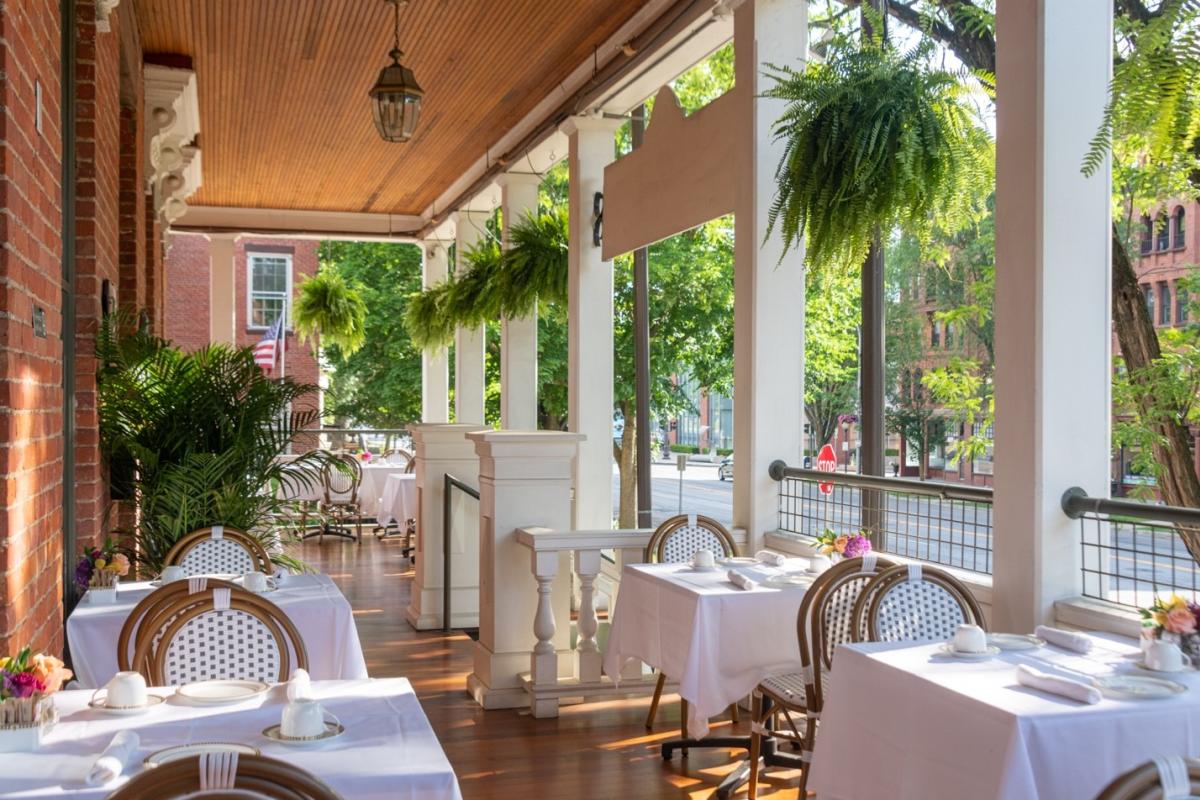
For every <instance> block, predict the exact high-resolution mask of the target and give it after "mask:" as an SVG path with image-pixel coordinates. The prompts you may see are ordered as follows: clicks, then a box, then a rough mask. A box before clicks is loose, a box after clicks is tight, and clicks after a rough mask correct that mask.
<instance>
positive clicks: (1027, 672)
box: [1017, 664, 1100, 705]
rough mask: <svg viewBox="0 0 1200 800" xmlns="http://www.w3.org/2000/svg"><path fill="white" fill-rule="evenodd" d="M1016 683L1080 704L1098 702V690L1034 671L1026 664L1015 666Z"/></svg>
mask: <svg viewBox="0 0 1200 800" xmlns="http://www.w3.org/2000/svg"><path fill="white" fill-rule="evenodd" d="M1017 683H1019V684H1021V685H1022V686H1028V687H1029V688H1031V689H1038V690H1040V691H1043V692H1049V693H1050V694H1056V695H1059V696H1061V697H1066V698H1069V699H1071V700H1078V701H1079V702H1080V703H1087V704H1088V705H1091V704H1093V703H1099V702H1100V690H1099V689H1097V688H1096V687H1095V686H1088V685H1087V684H1086V683H1080V682H1079V681H1073V680H1071V679H1070V678H1063V677H1061V676H1058V675H1050V674H1048V673H1045V672H1042V671H1041V670H1036V669H1034V668H1033V667H1031V666H1029V665H1027V664H1020V665H1018V666H1017Z"/></svg>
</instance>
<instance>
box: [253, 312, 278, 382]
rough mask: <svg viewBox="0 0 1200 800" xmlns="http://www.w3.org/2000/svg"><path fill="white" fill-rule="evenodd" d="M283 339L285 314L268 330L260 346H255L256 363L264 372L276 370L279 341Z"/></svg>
mask: <svg viewBox="0 0 1200 800" xmlns="http://www.w3.org/2000/svg"><path fill="white" fill-rule="evenodd" d="M282 338H283V314H280V315H279V317H278V318H277V319H276V320H275V324H274V325H272V326H271V327H270V328H268V329H267V332H266V334H265V335H264V336H263V338H262V340H261V341H259V343H258V344H256V345H254V363H255V364H258V366H259V367H261V368H262V371H263V372H270V371H271V370H273V369H274V368H275V358H276V356H277V354H278V352H279V351H278V346H279V340H280V339H282Z"/></svg>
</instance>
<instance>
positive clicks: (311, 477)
mask: <svg viewBox="0 0 1200 800" xmlns="http://www.w3.org/2000/svg"><path fill="white" fill-rule="evenodd" d="M359 466H360V467H361V469H362V481H361V482H360V483H359V485H358V503H359V508H360V509H362V513H363V515H364V516H367V517H373V518H376V519H378V517H379V514H380V503H381V501H382V499H383V490H384V486H385V484H386V483H387V480H388V477H389V476H392V475H403V474H405V472H404V470H405V469H406V467H405V465H404V464H394V463H383V462H376V463H371V462H366V463H363V462H360V463H359ZM299 471H301V472H304V473H305V474H306V475H307V476H308V480H307V481H306V484H307V485H304V484H298V485H294V486H291V487H290V488H282V487H281V488H280V497H281V499H283V500H294V501H308V502H317V501H320V500H323V499H324V498H325V489H324V486H323V484H322V483H321V476H320V471H319V470H317V469H314V468H310V467H304V468H301V469H300V470H299ZM410 474H411V473H410Z"/></svg>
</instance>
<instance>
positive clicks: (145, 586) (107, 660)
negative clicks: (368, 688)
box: [67, 574, 367, 688]
mask: <svg viewBox="0 0 1200 800" xmlns="http://www.w3.org/2000/svg"><path fill="white" fill-rule="evenodd" d="M151 588H152V587H151V586H150V584H149V583H145V582H138V583H130V584H122V585H121V586H120V587H119V588H118V590H117V602H116V603H113V604H111V605H91V604H90V603H88V602H87V601H86V600H85V601H84V602H83V603H80V604H79V605H78V606H76V607H75V610H74V611H73V612H71V616H70V617H68V618H67V642H68V644H69V645H70V648H71V662H72V667H73V668H74V670H75V677H76V678H77V679H78V680H79V683H80V685H82V686H84V687H92V688H95V687H98V686H103V685H104V684H105V683H107V682H108V679H109V678H111V677H112V676H113V675H114V674H116V672H117V637H119V636H120V634H121V626H122V625H124V624H125V619H126V618H127V617H128V616H129V612H131V611H132V610H133V607H134V606H135V605H137V603H138V601H139V600H141V599H142V598H143V597H145V596H146V595H147V594H149V593H150V591H151ZM263 597H264V598H266V599H267V600H270V601H271V602H272V603H274V604H275V605H277V606H279V607H280V608H281V609H282V610H283V613H285V614H287V616H288V619H290V620H291V621H292V623H293V624H294V625H295V626H296V628H297V629H298V630H299V631H300V638H302V639H303V640H304V647H305V649H306V650H307V651H308V672H309V674H310V675H312V677H313V678H315V679H324V678H331V679H332V678H347V679H349V678H365V677H367V662H366V660H365V659H364V658H363V652H362V645H360V644H359V641H358V629H357V628H355V627H354V616H353V614H352V613H351V609H350V603H349V602H347V601H346V598H345V597H343V596H342V593H341V592H340V591H339V590H338V588H337V585H336V584H334V582H333V580H332V579H330V577H329V576H328V575H312V574H307V575H289V576H288V578H287V580H286V581H285V582H284V585H283V586H281V587H279V588H278V589H276V590H275V591H273V592H268V593H266V594H264V595H263Z"/></svg>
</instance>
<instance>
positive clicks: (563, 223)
mask: <svg viewBox="0 0 1200 800" xmlns="http://www.w3.org/2000/svg"><path fill="white" fill-rule="evenodd" d="M508 236H509V242H510V248H509V250H508V252H507V253H505V255H504V259H503V267H502V268H501V269H500V271H499V275H497V276H496V277H497V278H498V280H497V281H496V283H495V288H494V291H495V292H496V294H497V295H498V302H499V304H500V308H501V310H502V312H503V314H504V316H506V317H508V318H509V319H520V318H523V317H527V316H529V314H530V313H532V312H533V310H534V309H535V308H536V307H537V303H538V300H541V301H543V302H548V303H562V304H564V305H565V304H566V302H567V209H566V208H565V207H562V206H560V207H557V208H552V209H550V210H549V211H546V212H545V213H541V214H531V215H527V216H525V217H524V218H523V219H521V220H518V221H517V222H516V223H515V224H514V225H513V226H512V228H511V229H510V230H509V234H508Z"/></svg>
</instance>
